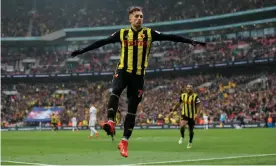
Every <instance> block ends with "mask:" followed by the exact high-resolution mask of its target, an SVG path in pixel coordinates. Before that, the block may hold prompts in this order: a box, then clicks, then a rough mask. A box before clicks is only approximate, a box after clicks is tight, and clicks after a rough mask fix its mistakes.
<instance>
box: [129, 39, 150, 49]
mask: <svg viewBox="0 0 276 166" xmlns="http://www.w3.org/2000/svg"><path fill="white" fill-rule="evenodd" d="M147 45H148V42H147V41H143V40H124V46H125V47H126V46H130V47H131V46H147Z"/></svg>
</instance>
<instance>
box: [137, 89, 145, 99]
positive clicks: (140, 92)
mask: <svg viewBox="0 0 276 166" xmlns="http://www.w3.org/2000/svg"><path fill="white" fill-rule="evenodd" d="M138 92H139V94H138V98H140V97H142V94H143V92H144V91H143V90H138Z"/></svg>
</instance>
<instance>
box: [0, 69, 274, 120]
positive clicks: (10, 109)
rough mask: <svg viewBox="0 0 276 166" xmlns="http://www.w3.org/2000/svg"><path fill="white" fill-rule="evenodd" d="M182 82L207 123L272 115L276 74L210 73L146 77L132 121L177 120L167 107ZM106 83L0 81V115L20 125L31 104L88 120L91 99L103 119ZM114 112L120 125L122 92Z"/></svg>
mask: <svg viewBox="0 0 276 166" xmlns="http://www.w3.org/2000/svg"><path fill="white" fill-rule="evenodd" d="M187 83H192V84H193V86H194V91H195V92H196V93H198V94H199V97H200V99H201V103H202V105H203V112H202V114H201V116H202V115H203V113H204V114H208V115H209V120H210V123H213V122H218V121H219V117H220V115H221V114H226V115H227V120H226V122H236V121H238V118H239V117H240V116H241V115H242V116H243V117H244V118H245V121H246V123H251V122H263V121H264V120H265V118H267V117H268V116H271V117H272V118H274V120H275V118H276V74H275V73H257V74H253V73H252V74H251V75H245V74H243V75H233V76H231V77H229V76H222V75H220V74H216V75H215V74H214V75H211V74H210V75H197V76H185V77H175V78H162V77H161V78H155V79H147V80H146V81H145V93H144V96H143V100H142V102H141V104H140V105H139V107H138V111H137V118H136V124H138V125H144V124H164V123H165V124H178V122H179V118H180V115H179V114H180V110H177V111H176V112H172V108H173V107H174V105H175V104H176V103H177V102H178V101H179V96H180V94H181V92H183V91H184V90H185V85H186V84H187ZM110 88H111V82H108V81H107V82H103V81H102V82H88V81H85V82H81V83H80V82H78V83H77V82H67V83H40V84H36V83H33V84H25V83H20V84H14V85H12V84H8V85H7V84H2V86H1V120H2V122H7V123H9V124H10V125H15V124H17V125H24V124H26V123H23V120H24V119H25V118H26V116H27V115H28V114H29V112H30V111H31V109H32V108H33V107H34V106H38V107H46V106H51V107H53V106H62V107H64V111H62V112H61V113H60V114H59V117H60V122H61V124H62V125H67V124H68V123H69V122H70V120H71V118H72V116H76V117H77V119H78V121H79V122H82V123H83V124H87V121H88V118H89V107H90V106H91V104H94V105H95V106H96V107H97V108H98V110H99V112H98V123H99V124H100V123H101V122H102V121H104V120H106V115H107V102H108V98H109V95H110V90H111V89H110ZM7 91H15V92H16V93H15V94H11V93H7ZM57 91H63V92H64V93H58V92H57ZM119 111H120V116H121V118H120V121H118V122H117V123H118V124H121V123H122V122H123V120H124V117H125V115H126V112H127V97H126V91H124V92H123V93H122V96H121V99H120V103H119ZM197 123H200V122H197Z"/></svg>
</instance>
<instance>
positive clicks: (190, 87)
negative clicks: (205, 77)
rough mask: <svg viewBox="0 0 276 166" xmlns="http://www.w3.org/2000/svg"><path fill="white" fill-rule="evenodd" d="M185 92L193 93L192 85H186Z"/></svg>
mask: <svg viewBox="0 0 276 166" xmlns="http://www.w3.org/2000/svg"><path fill="white" fill-rule="evenodd" d="M186 91H187V93H191V92H193V86H192V85H187V86H186Z"/></svg>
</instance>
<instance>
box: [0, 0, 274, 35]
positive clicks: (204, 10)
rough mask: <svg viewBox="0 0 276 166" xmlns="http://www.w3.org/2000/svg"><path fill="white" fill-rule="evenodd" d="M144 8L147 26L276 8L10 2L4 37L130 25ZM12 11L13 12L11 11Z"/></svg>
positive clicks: (261, 3)
mask: <svg viewBox="0 0 276 166" xmlns="http://www.w3.org/2000/svg"><path fill="white" fill-rule="evenodd" d="M134 4H135V5H139V6H141V7H142V8H143V10H144V14H145V22H160V21H168V20H180V19H187V18H197V17H203V16H211V15H217V14H224V13H233V12H237V11H244V10H249V9H255V8H263V7H267V6H273V5H275V4H276V2H275V1H273V0H243V1H240V0H228V1H227V2H226V1H225V0H196V1H195V0H170V1H168V0H158V1H155V0H143V1H141V0H132V1H121V0H102V1H91V0H59V1H56V0H39V1H38V0H27V1H21V0H7V1H3V2H2V17H1V25H2V26H1V27H2V34H1V36H2V37H7V36H9V37H11V36H41V35H45V34H48V33H51V32H54V31H56V30H60V29H63V28H78V27H95V26H104V25H120V24H127V23H128V22H127V20H128V15H127V9H128V8H129V7H130V6H133V5H134ZM11 9H12V10H11Z"/></svg>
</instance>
